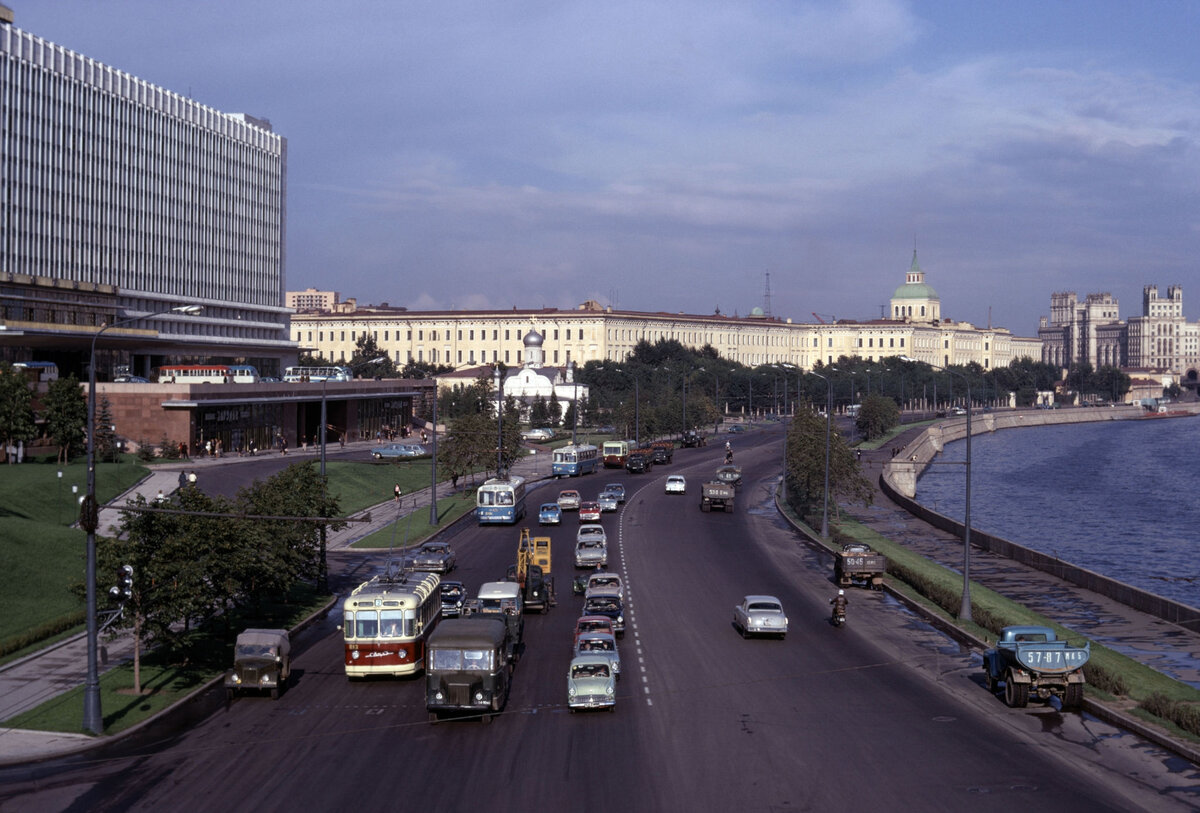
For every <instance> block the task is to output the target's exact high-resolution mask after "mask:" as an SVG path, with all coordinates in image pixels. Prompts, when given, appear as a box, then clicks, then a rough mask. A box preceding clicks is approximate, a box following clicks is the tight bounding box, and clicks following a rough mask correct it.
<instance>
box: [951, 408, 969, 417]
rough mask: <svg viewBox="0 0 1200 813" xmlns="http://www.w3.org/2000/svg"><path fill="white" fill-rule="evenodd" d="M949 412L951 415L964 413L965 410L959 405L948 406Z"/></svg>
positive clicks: (965, 412)
mask: <svg viewBox="0 0 1200 813" xmlns="http://www.w3.org/2000/svg"><path fill="white" fill-rule="evenodd" d="M950 414H951V415H966V414H967V410H966V409H964V408H963V407H960V406H956V407H950Z"/></svg>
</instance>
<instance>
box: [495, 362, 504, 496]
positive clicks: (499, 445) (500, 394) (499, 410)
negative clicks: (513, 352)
mask: <svg viewBox="0 0 1200 813" xmlns="http://www.w3.org/2000/svg"><path fill="white" fill-rule="evenodd" d="M503 463H504V382H503V381H501V380H500V365H499V364H497V365H496V476H497V477H499V476H500V469H501V468H502V466H503Z"/></svg>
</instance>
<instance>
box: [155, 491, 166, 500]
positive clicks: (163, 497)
mask: <svg viewBox="0 0 1200 813" xmlns="http://www.w3.org/2000/svg"><path fill="white" fill-rule="evenodd" d="M165 499H166V497H165V496H164V495H163V492H162V489H161V488H160V489H159V490H158V496H157V497H155V498H154V501H155V502H157V503H161V502H162V501H163V500H165Z"/></svg>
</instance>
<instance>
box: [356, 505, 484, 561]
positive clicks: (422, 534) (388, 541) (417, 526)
mask: <svg viewBox="0 0 1200 813" xmlns="http://www.w3.org/2000/svg"><path fill="white" fill-rule="evenodd" d="M437 507H438V524H437V526H436V527H435V526H433V525H431V524H430V523H429V506H427V505H426V506H424V507H421V508H418V509H416V510H415V511H411V512H409V513H408V514H405V515H404V516H402V517H400V518H399V519H397V520H396V521H395V522H393V523H392V524H391V525H388V526H387V527H386V528H381V529H380V530H378V531H376V532H375V533H373V534H371V535H370V536H366V537H363V538H362V539H360V540H358V541H357V542H355V543H354V544H353V545H351V546H350V547H352V548H393V547H394V548H396V549H397V550H404V549H406V548H411V547H413V546H414V545H418V544H420V543H421V542H423V541H424V540H426V539H428V538H429V537H430V536H432V535H433V534H434V533H436V532H437V531H440V530H444V529H445V528H446V527H447V526H448V525H450V524H451V523H452V522H454V521H455V520H456V519H459V518H460V517H462V516H463V515H464V514H466V513H468V512H469V511H471V510H472V509H474V508H475V498H474V496H464V495H462V494H456V495H454V496H453V497H439V498H438V501H437Z"/></svg>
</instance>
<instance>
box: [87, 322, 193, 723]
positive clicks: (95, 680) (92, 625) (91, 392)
mask: <svg viewBox="0 0 1200 813" xmlns="http://www.w3.org/2000/svg"><path fill="white" fill-rule="evenodd" d="M202 310H204V308H203V307H202V306H200V305H177V306H176V307H173V308H163V309H162V310H159V311H155V312H154V313H148V314H146V315H145V316H133V317H130V318H128V319H118V320H117V321H115V322H113V323H112V324H111V325H104V326H103V327H102V328H100V329H99V330H97V331H96V335H94V336H92V349H91V355H90V356H88V404H87V426H88V441H87V493H86V494H85V495H84V498H83V504H82V506H81V507H80V511H79V524H80V525H81V526H82V527H83V529H84V530H85V531H87V570H86V574H85V576H84V578H85V580H86V581H85V584H84V588H85V592H86V596H87V680H86V681H85V682H84V684H83V727H84V728H86V729H87V730H88V731H90V732H92V733H93V734H103V733H104V714H103V712H102V711H101V709H100V669H99V665H98V664H97V651H98V649H99V646H98V643H99V642H98V641H97V640H96V638H97V636H98V635H99V631H98V630H97V625H96V529H97V528H98V527H99V525H100V506H99V505H98V504H97V503H96V340H97V339H99V338H100V335H101V334H102V333H104V331H106V330H109V329H111V328H114V327H120V326H121V325H128V324H132V323H134V322H141V321H144V320H146V319H153V318H154V317H155V316H162V315H163V314H164V313H182V314H186V315H188V316H195V315H196V314H198V313H200V312H201V311H202Z"/></svg>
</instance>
